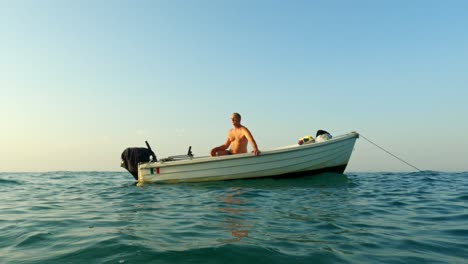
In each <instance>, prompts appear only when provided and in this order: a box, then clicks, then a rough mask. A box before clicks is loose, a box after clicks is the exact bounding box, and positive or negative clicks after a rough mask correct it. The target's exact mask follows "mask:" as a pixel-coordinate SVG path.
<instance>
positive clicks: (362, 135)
mask: <svg viewBox="0 0 468 264" xmlns="http://www.w3.org/2000/svg"><path fill="white" fill-rule="evenodd" d="M359 136H361V137H362V138H363V139H365V140H367V141H368V142H369V143H371V144H373V145H374V146H376V147H378V148H379V149H381V150H383V151H385V152H387V153H388V154H390V155H392V156H393V157H395V158H397V159H398V160H400V161H402V162H404V163H406V165H408V166H411V167H413V168H415V169H416V170H418V171H421V170H420V169H418V168H416V167H415V166H413V165H411V164H410V163H408V162H406V161H404V160H403V159H401V158H399V157H397V156H395V155H394V154H392V153H390V152H389V151H387V150H385V149H384V148H382V147H381V146H379V145H377V144H375V143H374V142H372V141H370V140H369V139H367V138H366V137H365V136H363V135H362V134H361V133H359Z"/></svg>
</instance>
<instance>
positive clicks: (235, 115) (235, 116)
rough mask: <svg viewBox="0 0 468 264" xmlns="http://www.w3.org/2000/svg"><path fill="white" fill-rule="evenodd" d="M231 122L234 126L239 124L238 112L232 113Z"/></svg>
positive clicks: (239, 116)
mask: <svg viewBox="0 0 468 264" xmlns="http://www.w3.org/2000/svg"><path fill="white" fill-rule="evenodd" d="M231 122H232V125H233V126H235V127H237V126H240V122H241V115H240V114H239V113H232V115H231Z"/></svg>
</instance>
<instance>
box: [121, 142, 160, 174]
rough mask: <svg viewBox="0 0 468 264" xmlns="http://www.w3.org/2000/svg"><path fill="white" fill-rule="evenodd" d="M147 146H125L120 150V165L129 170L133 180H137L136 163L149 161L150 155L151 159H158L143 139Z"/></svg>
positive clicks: (154, 160)
mask: <svg viewBox="0 0 468 264" xmlns="http://www.w3.org/2000/svg"><path fill="white" fill-rule="evenodd" d="M145 143H146V146H148V148H127V149H125V150H124V151H123V152H122V155H121V157H122V164H121V165H120V166H121V167H123V168H125V169H126V170H128V172H130V173H131V174H132V175H133V177H134V178H135V180H138V163H140V162H148V161H150V156H152V157H153V159H152V160H151V161H153V162H156V161H158V160H157V158H156V155H155V154H154V152H153V150H151V147H150V145H149V144H148V142H147V141H145Z"/></svg>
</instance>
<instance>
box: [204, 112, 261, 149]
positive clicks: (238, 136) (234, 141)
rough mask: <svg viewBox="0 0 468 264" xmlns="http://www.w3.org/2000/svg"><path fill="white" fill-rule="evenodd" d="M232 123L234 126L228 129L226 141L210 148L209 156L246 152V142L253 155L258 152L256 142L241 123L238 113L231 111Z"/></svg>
mask: <svg viewBox="0 0 468 264" xmlns="http://www.w3.org/2000/svg"><path fill="white" fill-rule="evenodd" d="M231 121H232V125H233V126H234V128H232V129H231V130H229V132H228V134H227V139H226V143H224V144H223V145H221V146H219V147H216V148H214V149H212V150H211V156H212V157H214V156H223V155H232V154H241V153H247V142H250V145H251V146H252V148H253V151H252V153H253V154H254V155H255V156H258V154H260V151H259V150H258V147H257V143H256V142H255V139H254V138H253V136H252V134H251V133H250V131H249V130H248V129H247V128H246V127H245V126H243V125H241V123H240V121H241V116H240V114H239V113H233V114H232V116H231ZM229 146H231V148H230V149H228V148H229Z"/></svg>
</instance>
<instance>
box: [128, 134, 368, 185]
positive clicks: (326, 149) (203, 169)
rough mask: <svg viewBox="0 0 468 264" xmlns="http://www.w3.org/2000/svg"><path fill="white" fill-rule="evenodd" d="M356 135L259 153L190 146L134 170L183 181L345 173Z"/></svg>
mask: <svg viewBox="0 0 468 264" xmlns="http://www.w3.org/2000/svg"><path fill="white" fill-rule="evenodd" d="M357 138H359V134H358V133H357V132H351V133H348V134H345V135H342V136H337V137H333V138H332V139H329V140H326V141H323V142H318V143H310V144H304V145H298V144H296V145H291V146H285V147H281V148H275V149H270V150H262V152H261V153H260V155H258V156H254V155H253V154H252V153H245V154H237V155H227V156H218V157H209V156H205V157H193V155H191V151H190V149H189V153H188V154H187V155H182V156H173V157H168V158H165V159H161V160H159V161H147V162H142V163H138V165H137V166H136V169H137V172H136V171H135V172H134V173H132V174H133V175H134V177H135V178H137V180H138V182H139V183H153V182H158V183H159V182H161V183H180V182H203V181H220V180H234V179H248V178H263V177H297V176H306V175H313V174H317V173H321V172H337V173H343V172H344V171H345V169H346V166H347V165H348V162H349V159H350V157H351V153H352V151H353V148H354V144H355V142H356V139H357ZM148 148H149V151H150V153H152V154H153V157H154V158H155V155H154V153H153V152H152V151H151V148H150V147H149V145H148ZM122 155H123V154H122ZM148 159H149V158H148ZM124 167H125V166H124ZM127 169H128V168H127ZM129 171H130V170H129Z"/></svg>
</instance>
